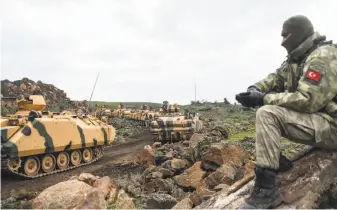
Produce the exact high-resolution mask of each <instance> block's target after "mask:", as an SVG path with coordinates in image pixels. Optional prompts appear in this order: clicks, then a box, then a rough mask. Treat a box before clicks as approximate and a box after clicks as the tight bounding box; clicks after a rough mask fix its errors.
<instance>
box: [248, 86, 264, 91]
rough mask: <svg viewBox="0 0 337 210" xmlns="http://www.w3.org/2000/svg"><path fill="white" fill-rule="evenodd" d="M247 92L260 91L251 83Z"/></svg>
mask: <svg viewBox="0 0 337 210" xmlns="http://www.w3.org/2000/svg"><path fill="white" fill-rule="evenodd" d="M247 92H261V91H260V90H259V89H258V88H257V87H255V86H254V85H252V86H249V87H248V89H247Z"/></svg>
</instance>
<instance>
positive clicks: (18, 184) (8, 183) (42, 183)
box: [1, 130, 153, 200]
mask: <svg viewBox="0 0 337 210" xmlns="http://www.w3.org/2000/svg"><path fill="white" fill-rule="evenodd" d="M129 138H130V139H129V140H128V141H126V143H122V144H116V145H111V146H109V147H106V148H105V150H104V157H103V158H102V159H100V160H98V161H97V162H94V163H93V164H91V165H87V166H83V167H79V168H76V169H73V170H69V171H65V172H63V173H59V174H53V175H50V176H45V177H41V178H37V179H26V178H22V177H17V176H14V175H12V174H8V173H3V172H2V173H1V200H5V199H7V198H9V197H10V196H11V195H10V193H11V190H12V189H16V190H20V189H26V190H27V191H29V192H39V191H41V190H43V189H45V188H47V187H49V186H52V185H54V184H57V183H59V182H62V181H66V180H68V179H69V178H70V177H72V176H76V175H79V174H80V173H82V172H87V173H92V174H95V175H102V174H104V175H108V176H110V177H114V176H115V175H116V174H123V173H127V172H128V173H130V171H129V170H128V168H129V167H128V166H123V167H118V163H119V162H123V160H132V159H134V155H135V153H137V152H138V150H139V149H141V148H143V147H144V146H145V145H148V144H152V143H153V140H152V136H151V133H150V131H148V130H146V131H144V132H142V133H139V134H136V135H134V136H130V137H129ZM114 166H116V167H114ZM131 168H132V167H131ZM135 170H136V171H138V170H141V169H140V168H139V169H138V167H136V169H135ZM131 171H132V169H131Z"/></svg>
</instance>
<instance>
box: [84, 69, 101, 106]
mask: <svg viewBox="0 0 337 210" xmlns="http://www.w3.org/2000/svg"><path fill="white" fill-rule="evenodd" d="M98 76H99V72H98V74H97V77H96V81H95V84H94V88H93V89H92V92H91V96H90V99H89V101H88V106H87V112H89V105H90V102H91V98H92V95H93V94H94V90H95V87H96V83H97V80H98Z"/></svg>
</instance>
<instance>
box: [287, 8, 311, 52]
mask: <svg viewBox="0 0 337 210" xmlns="http://www.w3.org/2000/svg"><path fill="white" fill-rule="evenodd" d="M313 33H314V27H313V25H312V23H311V21H310V20H309V19H308V18H307V17H305V16H303V15H295V16H292V17H290V18H289V19H288V20H286V21H285V22H284V23H283V30H282V33H281V35H282V36H283V37H284V38H286V37H287V36H289V37H288V38H286V39H285V40H284V41H283V42H282V44H281V45H282V46H283V47H284V48H286V50H287V52H288V54H289V53H290V52H292V51H293V50H294V49H296V47H298V46H299V45H300V44H301V43H302V42H303V41H304V40H305V39H307V38H308V37H309V36H311V35H312V34H313Z"/></svg>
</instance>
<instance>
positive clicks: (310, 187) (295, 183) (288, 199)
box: [195, 151, 337, 209]
mask: <svg viewBox="0 0 337 210" xmlns="http://www.w3.org/2000/svg"><path fill="white" fill-rule="evenodd" d="M247 168H250V169H247V173H246V175H245V177H249V176H251V175H252V173H253V171H252V169H253V167H252V164H251V163H250V167H249V166H247ZM336 177H337V153H336V152H335V153H331V152H323V151H314V152H312V153H311V154H309V155H307V156H306V157H303V158H301V159H300V160H298V161H296V162H295V163H294V166H293V168H292V169H290V170H289V171H287V172H285V173H280V174H279V178H280V183H281V193H282V195H283V200H284V202H283V203H282V204H281V205H280V206H279V207H278V208H281V209H289V208H292V209H294V208H295V209H296V208H301V209H313V208H321V207H322V205H323V204H324V205H325V206H324V208H337V206H336V202H335V201H336V200H337V195H336V193H334V192H335V191H334V190H336V189H335V188H336V184H337V183H336V182H337V179H336ZM247 180H248V179H247ZM240 181H241V180H239V181H238V183H239V182H240ZM241 182H242V181H241ZM233 185H236V184H233ZM233 185H232V186H233ZM253 185H254V180H251V181H249V182H248V183H247V184H243V185H242V187H241V188H238V189H236V190H230V189H226V190H224V191H221V192H219V193H217V195H216V196H213V197H212V198H211V199H209V200H207V201H205V202H203V203H202V204H200V205H198V206H196V207H195V208H197V209H209V208H216V209H220V208H221V209H223V208H228V209H237V208H239V207H240V206H241V205H242V204H243V203H244V198H245V196H248V195H249V194H250V193H251V190H252V187H253ZM232 186H231V187H232ZM327 195H329V197H327ZM327 200H328V201H327Z"/></svg>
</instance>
